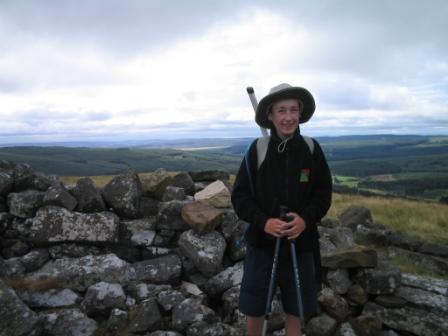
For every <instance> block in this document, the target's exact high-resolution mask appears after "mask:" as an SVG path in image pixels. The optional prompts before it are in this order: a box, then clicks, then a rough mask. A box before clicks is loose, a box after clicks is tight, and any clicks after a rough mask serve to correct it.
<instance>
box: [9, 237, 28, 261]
mask: <svg viewBox="0 0 448 336" xmlns="http://www.w3.org/2000/svg"><path fill="white" fill-rule="evenodd" d="M29 250H30V247H29V246H28V244H26V243H24V242H23V241H21V240H17V241H14V243H13V244H12V245H11V246H10V247H8V248H5V249H3V251H2V255H3V257H4V258H7V259H9V258H14V257H21V256H23V255H24V254H27V253H28V252H29Z"/></svg>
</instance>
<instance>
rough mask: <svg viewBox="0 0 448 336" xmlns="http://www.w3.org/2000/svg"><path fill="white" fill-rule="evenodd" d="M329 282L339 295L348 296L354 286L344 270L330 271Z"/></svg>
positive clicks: (328, 274)
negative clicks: (349, 290)
mask: <svg viewBox="0 0 448 336" xmlns="http://www.w3.org/2000/svg"><path fill="white" fill-rule="evenodd" d="M327 281H328V284H329V285H330V287H331V288H332V289H333V290H334V291H335V292H336V293H337V294H346V293H347V291H348V289H349V288H350V286H351V285H352V282H351V280H350V277H349V274H348V271H347V270H346V269H344V268H339V269H336V270H329V271H328V273H327Z"/></svg>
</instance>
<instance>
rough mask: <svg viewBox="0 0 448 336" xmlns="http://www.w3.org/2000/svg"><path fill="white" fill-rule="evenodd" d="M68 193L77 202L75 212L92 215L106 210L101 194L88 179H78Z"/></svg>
mask: <svg viewBox="0 0 448 336" xmlns="http://www.w3.org/2000/svg"><path fill="white" fill-rule="evenodd" d="M70 192H71V194H72V195H73V196H74V197H75V199H76V201H77V206H76V211H79V212H87V213H92V212H101V211H105V210H106V204H105V203H104V200H103V196H101V192H100V191H99V190H98V188H97V187H96V186H95V184H94V183H93V181H92V180H91V179H90V178H89V177H84V178H81V179H79V180H78V181H77V182H76V186H75V187H74V188H73V189H72V190H71V191H70Z"/></svg>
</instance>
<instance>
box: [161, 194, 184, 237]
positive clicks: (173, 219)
mask: <svg viewBox="0 0 448 336" xmlns="http://www.w3.org/2000/svg"><path fill="white" fill-rule="evenodd" d="M188 203H190V202H189V201H171V202H163V203H160V206H159V213H158V214H157V229H158V230H173V231H185V230H188V229H189V228H190V227H189V225H188V224H187V223H185V221H184V220H183V219H182V217H181V213H182V208H183V207H184V206H185V205H186V204H188Z"/></svg>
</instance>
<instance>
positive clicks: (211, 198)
mask: <svg viewBox="0 0 448 336" xmlns="http://www.w3.org/2000/svg"><path fill="white" fill-rule="evenodd" d="M194 199H195V200H196V201H201V202H204V203H206V204H208V205H210V206H213V207H215V208H230V207H231V206H232V204H231V201H230V191H229V189H228V188H227V187H226V185H225V184H224V183H223V182H222V181H215V182H213V183H212V184H209V185H208V186H207V187H206V188H205V189H204V190H202V191H199V192H197V193H196V194H194Z"/></svg>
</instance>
